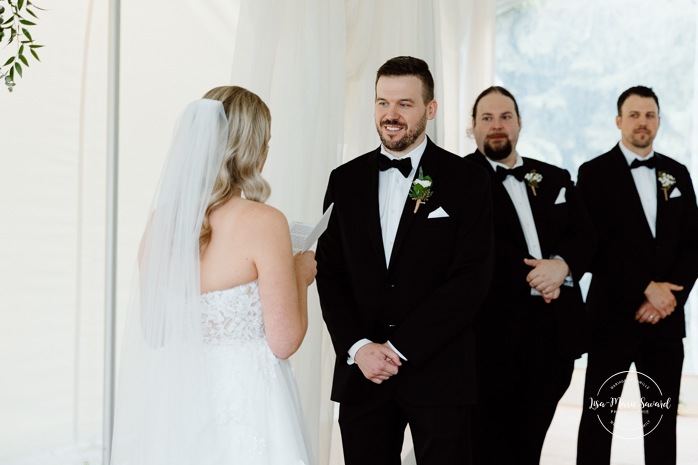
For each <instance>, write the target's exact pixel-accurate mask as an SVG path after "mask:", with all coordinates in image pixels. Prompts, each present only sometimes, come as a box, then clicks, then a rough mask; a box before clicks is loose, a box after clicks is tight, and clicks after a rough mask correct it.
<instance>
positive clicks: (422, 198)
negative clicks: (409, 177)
mask: <svg viewBox="0 0 698 465" xmlns="http://www.w3.org/2000/svg"><path fill="white" fill-rule="evenodd" d="M431 184H432V181H431V178H430V177H429V176H424V173H423V172H422V167H421V166H420V167H419V175H418V176H417V179H415V180H414V181H412V189H410V198H411V199H412V200H414V201H416V202H417V204H416V205H415V206H414V213H417V210H419V206H420V205H421V204H423V203H426V201H427V200H429V197H431V194H432V192H431Z"/></svg>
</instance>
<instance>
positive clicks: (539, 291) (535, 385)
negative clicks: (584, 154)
mask: <svg viewBox="0 0 698 465" xmlns="http://www.w3.org/2000/svg"><path fill="white" fill-rule="evenodd" d="M520 131H521V117H520V115H519V108H518V104H517V103H516V99H515V98H514V96H513V95H512V94H511V93H510V92H509V91H508V90H507V89H505V88H503V87H498V86H494V87H490V88H488V89H486V90H484V91H483V92H482V93H481V94H480V95H479V96H478V98H477V99H476V100H475V105H474V106H473V112H472V132H473V135H474V137H475V141H476V143H477V151H476V152H475V153H472V154H471V155H468V156H467V157H466V159H468V160H470V161H472V162H473V163H475V164H477V165H479V166H482V167H483V168H485V169H486V170H487V173H488V174H489V177H490V178H491V188H492V199H493V204H494V231H495V251H496V253H495V255H496V257H495V266H494V275H493V278H492V284H491V287H490V291H489V294H488V295H487V299H486V300H485V303H484V305H483V308H482V311H481V312H480V313H479V314H478V317H477V320H476V325H475V337H476V341H477V379H478V401H477V404H476V406H475V408H474V411H473V456H474V463H475V464H477V465H482V464H502V465H517V464H519V465H520V464H538V463H539V462H540V455H541V450H542V448H543V442H544V440H545V435H546V433H547V431H548V427H549V426H550V423H551V422H552V419H553V415H554V414H555V409H556V407H557V403H558V401H559V400H560V398H561V397H562V395H563V394H564V393H565V391H566V389H567V387H568V386H569V384H570V380H571V378H572V371H573V369H574V360H575V359H576V358H578V357H579V356H580V355H581V354H582V353H583V352H584V344H583V343H584V340H583V338H584V331H583V330H584V328H585V316H584V303H583V300H582V295H581V292H580V288H579V279H580V278H581V277H582V275H583V274H584V273H585V272H586V271H587V269H588V266H589V263H590V259H591V256H592V253H593V250H594V246H595V233H594V231H593V227H592V225H591V220H590V218H589V215H588V213H587V211H586V209H585V208H584V205H583V204H582V202H581V200H580V199H579V197H578V195H577V192H576V190H575V186H574V184H573V182H572V180H571V179H570V175H569V173H568V172H567V171H566V170H564V169H561V168H558V167H556V166H553V165H550V164H547V163H543V162H541V161H538V160H534V159H532V158H525V157H522V156H521V155H520V154H519V153H518V152H517V150H516V144H517V141H518V136H519V132H520Z"/></svg>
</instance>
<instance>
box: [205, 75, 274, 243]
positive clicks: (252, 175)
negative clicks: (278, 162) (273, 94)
mask: <svg viewBox="0 0 698 465" xmlns="http://www.w3.org/2000/svg"><path fill="white" fill-rule="evenodd" d="M203 98H205V99H211V100H218V101H220V102H222V103H223V108H224V109H225V114H226V117H227V118H228V141H227V144H226V153H225V156H224V158H223V165H222V166H221V170H220V171H219V172H218V176H217V177H216V181H215V184H214V185H213V192H212V193H211V200H210V202H209V204H208V207H207V208H206V213H205V214H204V220H203V223H202V225H201V234H200V235H199V250H200V251H203V250H204V249H205V248H206V245H208V243H209V241H210V240H211V225H210V223H209V219H208V218H209V215H210V214H211V213H212V212H213V211H214V210H215V209H216V208H218V207H220V206H221V205H223V204H224V203H225V202H227V201H228V200H230V199H231V198H232V197H234V196H236V195H240V194H241V193H244V195H245V198H246V199H249V200H254V201H256V202H265V201H266V200H267V199H268V198H269V195H270V194H271V188H270V187H269V183H268V182H267V181H266V180H265V179H264V178H262V174H261V170H262V166H264V162H265V161H266V158H267V151H268V148H269V138H270V137H271V113H270V112H269V107H267V105H266V104H265V103H264V101H262V99H261V98H259V96H257V95H256V94H254V93H252V92H250V91H249V90H247V89H243V88H242V87H237V86H222V87H216V88H214V89H211V90H209V91H208V92H206V94H205V95H204V97H203Z"/></svg>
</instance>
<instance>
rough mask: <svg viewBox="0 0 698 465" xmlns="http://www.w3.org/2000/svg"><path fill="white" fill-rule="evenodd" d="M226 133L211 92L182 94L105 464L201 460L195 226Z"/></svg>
mask: <svg viewBox="0 0 698 465" xmlns="http://www.w3.org/2000/svg"><path fill="white" fill-rule="evenodd" d="M227 138H228V122H227V119H226V115H225V111H224V108H223V104H222V103H221V102H220V101H217V100H209V99H201V100H197V101H195V102H193V103H191V104H190V105H189V106H188V107H187V108H186V110H185V111H184V113H183V115H182V116H181V117H180V120H179V122H178V124H177V127H176V129H175V133H174V136H173V139H172V144H171V146H170V148H169V153H168V156H167V159H166V162H165V166H164V169H163V172H162V175H161V178H160V181H159V184H158V187H157V190H156V194H155V197H154V200H153V203H152V207H151V210H150V215H149V220H148V224H147V226H146V229H145V233H144V235H143V239H142V242H141V247H140V251H139V264H138V267H137V269H136V271H135V276H136V279H134V284H133V289H132V291H131V299H130V302H129V314H128V317H127V323H126V325H127V326H126V331H125V335H124V341H123V350H122V353H121V360H120V370H119V373H118V382H117V393H116V411H115V424H114V436H113V441H112V463H113V464H115V465H121V464H130V465H136V464H157V463H161V464H168V465H178V464H182V465H183V464H200V465H205V464H202V463H201V456H200V455H199V454H198V453H197V451H201V450H206V448H207V447H208V445H207V444H205V443H202V441H205V438H206V435H205V434H198V433H200V432H202V430H203V429H204V428H205V427H206V425H205V421H206V420H207V419H209V418H211V417H212V415H211V414H210V411H211V405H210V396H209V395H208V386H207V382H206V377H205V373H204V370H203V366H202V352H203V343H202V337H201V309H200V294H201V290H200V282H199V234H200V231H201V224H202V221H203V218H204V214H205V212H206V208H207V206H208V202H209V199H210V197H211V192H212V190H213V185H214V182H215V179H216V175H217V173H218V172H219V170H220V167H221V164H222V161H223V159H224V155H225V151H226V146H227ZM231 382H234V380H231ZM197 455H198V456H197Z"/></svg>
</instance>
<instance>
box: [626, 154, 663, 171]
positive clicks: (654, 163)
mask: <svg viewBox="0 0 698 465" xmlns="http://www.w3.org/2000/svg"><path fill="white" fill-rule="evenodd" d="M641 166H646V167H647V168H649V169H651V170H653V169H654V167H655V166H657V159H656V158H655V157H651V158H647V159H645V160H638V159H637V158H636V159H634V160H633V162H632V163H631V164H630V169H634V168H639V167H641Z"/></svg>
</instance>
